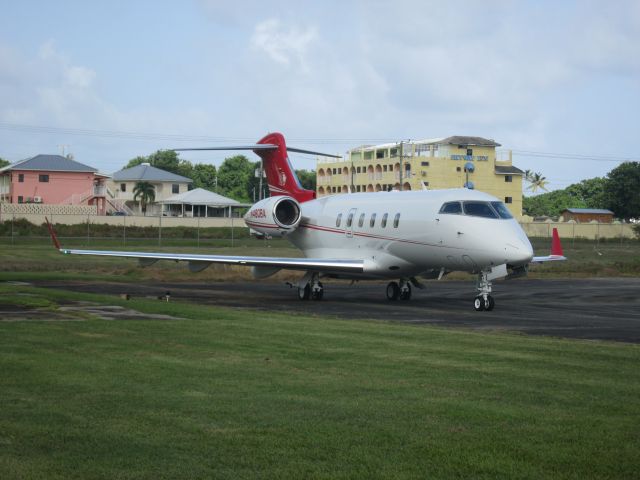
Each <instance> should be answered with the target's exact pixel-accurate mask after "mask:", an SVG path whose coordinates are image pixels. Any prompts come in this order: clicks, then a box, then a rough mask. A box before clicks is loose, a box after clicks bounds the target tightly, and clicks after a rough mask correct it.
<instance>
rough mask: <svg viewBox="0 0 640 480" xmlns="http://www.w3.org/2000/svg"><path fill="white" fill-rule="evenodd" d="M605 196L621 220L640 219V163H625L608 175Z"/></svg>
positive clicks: (610, 207)
mask: <svg viewBox="0 0 640 480" xmlns="http://www.w3.org/2000/svg"><path fill="white" fill-rule="evenodd" d="M604 196H605V198H606V202H607V205H608V208H609V209H610V210H612V211H613V213H615V214H616V216H617V217H619V218H624V219H625V220H629V219H631V218H639V217H640V162H624V163H621V164H620V165H618V166H617V167H616V168H614V169H613V170H611V171H610V172H609V173H608V174H607V182H606V185H605V188H604Z"/></svg>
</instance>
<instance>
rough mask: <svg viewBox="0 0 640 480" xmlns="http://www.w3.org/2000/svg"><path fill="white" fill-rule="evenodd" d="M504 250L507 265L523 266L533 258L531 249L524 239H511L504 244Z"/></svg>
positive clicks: (527, 241)
mask: <svg viewBox="0 0 640 480" xmlns="http://www.w3.org/2000/svg"><path fill="white" fill-rule="evenodd" d="M504 250H505V257H506V258H505V259H506V261H507V263H508V264H509V265H525V264H527V263H529V262H530V261H531V259H532V258H533V247H532V246H531V242H529V239H528V238H526V237H525V238H524V239H522V238H518V239H511V240H510V241H509V242H507V243H506V244H505V248H504Z"/></svg>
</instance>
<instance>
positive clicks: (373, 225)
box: [369, 213, 376, 228]
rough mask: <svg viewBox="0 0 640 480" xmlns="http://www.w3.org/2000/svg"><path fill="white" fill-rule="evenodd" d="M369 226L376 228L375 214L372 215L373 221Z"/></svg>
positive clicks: (370, 221)
mask: <svg viewBox="0 0 640 480" xmlns="http://www.w3.org/2000/svg"><path fill="white" fill-rule="evenodd" d="M369 226H370V227H371V228H373V227H375V226H376V214H375V213H372V214H371V220H369Z"/></svg>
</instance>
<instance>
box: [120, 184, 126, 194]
mask: <svg viewBox="0 0 640 480" xmlns="http://www.w3.org/2000/svg"><path fill="white" fill-rule="evenodd" d="M120 191H121V192H126V191H127V184H126V183H121V184H120Z"/></svg>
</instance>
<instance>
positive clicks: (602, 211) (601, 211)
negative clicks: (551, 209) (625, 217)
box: [565, 208, 613, 215]
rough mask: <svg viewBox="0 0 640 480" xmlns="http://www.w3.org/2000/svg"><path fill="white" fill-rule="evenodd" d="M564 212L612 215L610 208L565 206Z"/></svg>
mask: <svg viewBox="0 0 640 480" xmlns="http://www.w3.org/2000/svg"><path fill="white" fill-rule="evenodd" d="M565 212H570V213H593V214H602V215H613V212H612V211H611V210H605V209H603V208H566V209H565Z"/></svg>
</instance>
